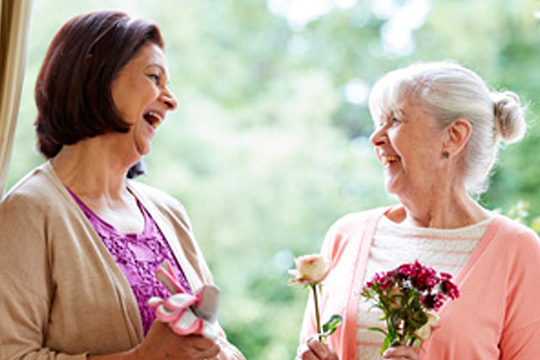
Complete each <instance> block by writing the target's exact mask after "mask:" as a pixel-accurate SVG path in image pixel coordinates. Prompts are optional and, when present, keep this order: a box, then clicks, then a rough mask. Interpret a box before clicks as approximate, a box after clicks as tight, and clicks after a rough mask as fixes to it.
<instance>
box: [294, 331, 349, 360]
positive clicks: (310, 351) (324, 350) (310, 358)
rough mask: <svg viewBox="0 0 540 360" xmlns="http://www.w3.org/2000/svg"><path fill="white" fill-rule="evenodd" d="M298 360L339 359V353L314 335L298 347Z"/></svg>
mask: <svg viewBox="0 0 540 360" xmlns="http://www.w3.org/2000/svg"><path fill="white" fill-rule="evenodd" d="M296 359H297V360H339V357H338V356H337V353H336V352H335V351H334V350H333V349H332V348H330V347H329V346H328V345H325V344H323V343H322V342H320V341H319V340H318V339H317V336H316V335H315V336H312V337H310V338H309V339H308V341H307V342H306V343H305V344H304V345H302V346H300V347H299V348H298V354H297V355H296Z"/></svg>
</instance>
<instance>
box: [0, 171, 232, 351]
mask: <svg viewBox="0 0 540 360" xmlns="http://www.w3.org/2000/svg"><path fill="white" fill-rule="evenodd" d="M128 187H129V190H130V191H131V192H132V193H133V194H135V196H136V197H137V198H138V199H139V201H141V202H142V204H143V205H144V206H145V207H146V209H147V210H148V212H149V213H150V214H151V216H152V218H153V219H154V220H155V221H156V223H157V225H158V226H159V228H160V229H161V231H162V232H163V235H164V236H165V238H166V239H167V241H168V242H169V244H170V246H171V248H172V250H173V253H174V255H175V256H176V258H177V259H178V262H179V264H180V266H181V267H182V269H183V271H184V273H185V276H186V278H187V280H188V282H189V284H190V286H191V288H193V289H197V288H199V287H200V286H201V285H202V284H203V283H209V282H212V276H211V274H210V271H209V269H208V267H207V265H206V262H205V261H204V258H203V256H202V254H201V251H200V249H199V247H198V246H197V243H196V241H195V239H194V237H193V233H192V230H191V226H190V223H189V220H188V217H187V214H186V212H185V209H184V207H183V206H182V205H181V204H180V203H179V202H178V201H176V200H175V199H173V198H172V197H170V196H168V195H166V194H165V193H163V192H161V191H159V190H156V189H153V188H151V187H149V186H146V185H143V184H140V183H136V182H133V181H128ZM142 340H143V332H142V325H141V319H140V316H139V311H138V308H137V303H136V300H135V297H134V295H133V293H132V291H131V287H130V285H129V284H128V282H127V280H126V279H125V277H124V275H123V274H122V271H121V270H120V268H119V267H118V266H117V265H116V263H115V261H114V260H113V258H112V257H111V255H110V254H109V252H108V250H107V248H106V247H105V246H104V245H103V243H102V241H101V239H100V238H99V236H98V235H97V233H96V232H95V231H94V229H93V227H92V225H91V224H90V222H89V221H88V220H87V218H86V216H85V215H84V214H83V213H82V211H81V210H80V208H79V206H78V205H77V204H76V202H75V201H74V200H73V198H72V197H71V195H70V194H69V193H68V192H67V190H66V189H65V187H64V186H63V184H62V183H61V182H60V180H59V179H58V177H57V176H56V173H55V172H54V170H53V168H52V166H51V165H50V163H45V164H43V165H42V166H40V167H38V168H36V169H35V170H33V171H32V172H31V173H30V174H28V175H27V176H26V177H25V178H23V179H22V180H21V181H20V182H19V183H18V184H16V185H15V186H14V187H13V189H12V190H11V191H10V192H9V193H8V194H7V195H6V196H5V198H4V199H2V201H1V202H0V360H14V359H50V360H52V359H59V360H60V359H62V360H68V359H69V360H82V359H85V358H86V355H87V354H93V355H97V354H107V353H114V352H119V351H124V350H127V349H130V348H133V347H134V346H135V345H137V344H139V343H140V342H141V341H142ZM220 345H221V347H222V355H221V358H223V359H243V356H242V355H241V354H240V353H239V352H238V350H236V348H234V346H232V345H231V344H229V343H228V342H226V340H225V337H224V335H223V336H222V337H221V338H220Z"/></svg>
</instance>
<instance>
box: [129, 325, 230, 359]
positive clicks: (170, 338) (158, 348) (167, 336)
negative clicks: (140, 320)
mask: <svg viewBox="0 0 540 360" xmlns="http://www.w3.org/2000/svg"><path fill="white" fill-rule="evenodd" d="M219 352H220V347H219V345H218V344H216V342H215V341H214V340H210V339H207V338H205V337H202V336H199V335H187V336H179V335H177V334H175V333H173V332H172V330H171V329H170V328H169V326H168V325H166V324H164V323H162V322H160V321H156V322H154V324H152V327H151V328H150V331H149V332H148V335H147V336H146V338H145V339H144V341H143V342H142V344H140V345H139V346H138V347H137V348H136V349H135V358H136V359H140V360H161V359H168V360H203V359H207V360H213V359H217V355H218V354H219Z"/></svg>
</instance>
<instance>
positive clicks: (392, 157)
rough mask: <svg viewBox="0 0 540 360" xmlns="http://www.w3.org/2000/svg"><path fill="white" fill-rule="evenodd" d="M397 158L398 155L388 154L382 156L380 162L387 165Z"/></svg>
mask: <svg viewBox="0 0 540 360" xmlns="http://www.w3.org/2000/svg"><path fill="white" fill-rule="evenodd" d="M398 160H399V157H398V156H395V155H388V156H384V157H383V158H382V163H383V165H388V164H390V163H391V162H394V161H398Z"/></svg>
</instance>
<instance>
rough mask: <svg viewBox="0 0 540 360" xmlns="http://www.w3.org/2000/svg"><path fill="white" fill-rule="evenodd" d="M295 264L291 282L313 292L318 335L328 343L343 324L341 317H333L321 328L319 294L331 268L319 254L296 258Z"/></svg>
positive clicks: (323, 341) (322, 340) (290, 271)
mask: <svg viewBox="0 0 540 360" xmlns="http://www.w3.org/2000/svg"><path fill="white" fill-rule="evenodd" d="M294 262H295V265H296V269H294V270H289V274H290V275H292V276H294V278H293V279H291V280H290V282H291V283H293V284H300V285H304V286H305V287H309V288H310V289H311V290H312V291H313V301H314V305H315V321H316V324H317V334H318V336H319V340H320V341H321V342H322V343H326V338H327V337H328V336H330V335H332V334H333V333H334V332H335V331H336V330H337V328H338V327H339V325H340V324H341V323H342V322H343V319H342V317H341V316H340V315H333V316H331V317H330V319H328V321H327V322H326V323H324V325H322V327H321V320H320V313H319V297H318V292H320V290H321V287H322V282H323V280H324V279H326V276H327V275H328V272H329V271H330V266H328V264H327V263H326V262H325V261H324V259H323V257H322V256H321V255H318V254H312V255H304V256H301V257H299V258H295V259H294Z"/></svg>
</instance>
